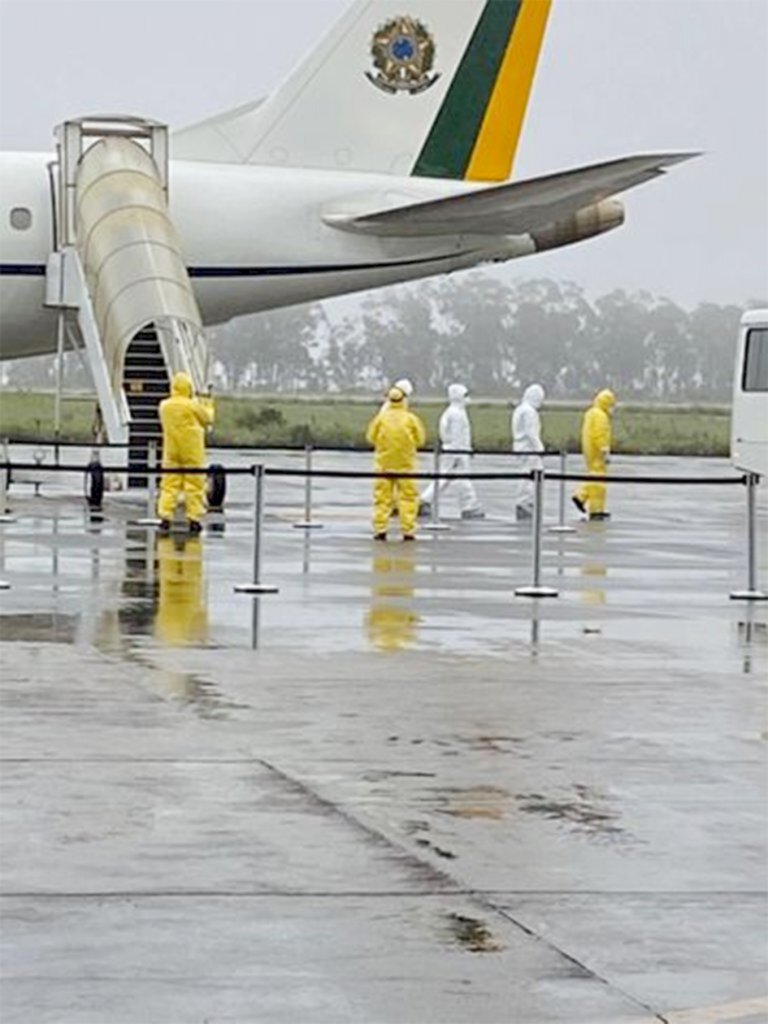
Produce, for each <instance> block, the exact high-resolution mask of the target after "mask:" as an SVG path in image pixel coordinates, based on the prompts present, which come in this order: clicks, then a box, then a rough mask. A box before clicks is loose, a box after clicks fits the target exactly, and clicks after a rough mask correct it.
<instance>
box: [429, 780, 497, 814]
mask: <svg viewBox="0 0 768 1024" xmlns="http://www.w3.org/2000/svg"><path fill="white" fill-rule="evenodd" d="M432 792H434V793H435V794H436V796H437V800H438V806H437V807H436V808H435V809H436V810H437V812H438V813H439V814H447V815H449V816H450V817H451V818H481V819H485V820H486V821H501V820H502V819H503V818H504V817H505V814H506V811H507V808H508V805H509V797H510V793H509V790H506V789H502V788H501V786H466V787H463V788H459V787H455V788H454V787H450V788H445V787H442V788H439V789H433V791H432Z"/></svg>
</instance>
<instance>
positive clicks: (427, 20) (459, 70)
mask: <svg viewBox="0 0 768 1024" xmlns="http://www.w3.org/2000/svg"><path fill="white" fill-rule="evenodd" d="M403 6H404V5H403V4H401V3H397V2H395V0H358V2H357V3H355V4H354V5H353V6H352V7H351V8H350V10H349V11H348V12H347V13H346V14H345V15H344V16H343V17H342V19H341V20H340V21H339V22H338V24H337V25H336V26H335V27H334V28H333V29H332V30H331V32H330V33H329V35H328V36H327V37H326V38H325V39H324V40H323V41H321V42H320V43H319V44H318V46H317V47H316V48H315V50H314V51H313V52H312V53H310V54H309V56H308V57H307V58H306V60H305V61H304V62H303V63H302V64H300V65H299V66H298V68H297V69H296V70H295V71H294V72H293V74H291V75H290V76H289V78H288V79H287V80H286V81H285V83H284V84H283V85H282V86H281V87H280V88H278V89H277V90H276V92H275V93H274V94H272V95H271V96H269V97H268V98H267V99H265V100H263V101H257V102H255V103H250V104H247V105H246V106H244V107H240V108H238V109H237V110H233V111H228V112H226V113H224V114H220V115H217V116H216V117H213V118H210V119H209V120H208V121H204V122H202V123H200V124H197V125H193V126H191V127H190V128H186V129H183V130H182V131H180V132H178V133H176V134H175V135H174V136H173V139H172V152H173V156H174V157H175V158H177V159H187V160H211V161H215V162H224V163H243V164H266V165H279V166H286V167H311V168H316V169H324V170H349V171H370V172H377V173H384V174H397V175H408V174H411V175H416V176H420V177H440V178H454V179H463V180H468V181H504V180H506V179H507V178H509V176H510V173H511V168H512V163H513V161H514V158H515V153H516V150H517V147H518V143H519V140H520V135H521V131H522V125H523V120H524V117H525V111H526V107H527V105H528V98H529V96H530V92H531V86H532V82H533V77H534V73H535V70H536V64H537V61H538V57H539V52H540V50H541V44H542V41H543V38H544V32H545V29H546V23H547V18H548V15H549V9H550V6H551V0H461V2H460V3H459V2H458V0H411V3H410V4H409V5H408V6H409V14H407V15H404V14H402V13H401V11H402V8H403Z"/></svg>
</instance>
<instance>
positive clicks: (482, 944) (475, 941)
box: [447, 913, 504, 953]
mask: <svg viewBox="0 0 768 1024" xmlns="http://www.w3.org/2000/svg"><path fill="white" fill-rule="evenodd" d="M447 917H448V933H449V935H450V936H451V938H452V940H453V941H454V942H455V943H456V944H457V945H459V946H461V948H462V949H466V950H467V952H469V953H500V952H501V951H502V950H503V949H504V945H503V943H502V942H500V941H499V940H498V939H497V938H495V937H494V935H493V934H492V932H491V930H490V928H489V927H488V925H487V924H486V923H485V922H484V921H481V920H479V919H478V918H476V917H467V916H466V915H465V914H454V913H451V914H448V915H447Z"/></svg>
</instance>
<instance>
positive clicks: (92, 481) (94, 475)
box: [85, 462, 105, 512]
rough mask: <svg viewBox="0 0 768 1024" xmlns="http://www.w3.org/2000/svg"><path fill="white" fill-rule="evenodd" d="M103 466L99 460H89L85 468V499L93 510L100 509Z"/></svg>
mask: <svg viewBox="0 0 768 1024" xmlns="http://www.w3.org/2000/svg"><path fill="white" fill-rule="evenodd" d="M104 479H105V478H104V467H103V466H102V464H101V463H100V462H89V463H88V465H87V466H86V468H85V500H86V501H87V502H88V508H90V509H91V510H92V511H94V512H99V511H100V510H101V505H102V501H103V500H104Z"/></svg>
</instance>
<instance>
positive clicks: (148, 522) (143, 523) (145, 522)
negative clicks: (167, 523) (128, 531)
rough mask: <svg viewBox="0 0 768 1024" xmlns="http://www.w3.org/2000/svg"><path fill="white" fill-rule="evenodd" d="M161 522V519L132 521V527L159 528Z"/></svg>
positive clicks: (146, 518)
mask: <svg viewBox="0 0 768 1024" xmlns="http://www.w3.org/2000/svg"><path fill="white" fill-rule="evenodd" d="M161 522H162V520H161V519H150V518H149V517H145V518H144V519H133V520H131V526H159V525H160V523H161Z"/></svg>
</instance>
